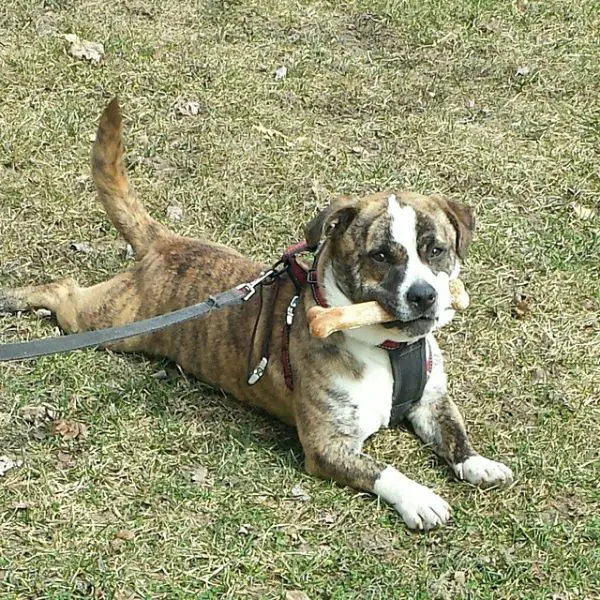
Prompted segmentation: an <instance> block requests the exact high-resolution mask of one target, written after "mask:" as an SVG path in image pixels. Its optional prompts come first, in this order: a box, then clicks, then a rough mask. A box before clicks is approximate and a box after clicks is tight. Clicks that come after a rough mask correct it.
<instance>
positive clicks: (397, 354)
mask: <svg viewBox="0 0 600 600" xmlns="http://www.w3.org/2000/svg"><path fill="white" fill-rule="evenodd" d="M388 353H389V356H390V362H391V363H392V374H393V375H394V392H393V394H392V412H391V415H390V423H389V426H390V427H394V426H395V425H398V424H399V423H400V422H401V421H402V420H403V419H404V418H405V417H406V413H407V412H408V411H409V409H410V407H411V406H412V405H413V404H414V403H415V402H418V401H419V400H420V399H421V396H423V390H424V389H425V384H426V383H427V375H428V373H427V371H428V368H427V341H426V339H425V338H421V339H420V340H418V341H416V342H414V343H412V344H406V345H405V346H403V347H402V348H397V349H396V350H389V351H388Z"/></svg>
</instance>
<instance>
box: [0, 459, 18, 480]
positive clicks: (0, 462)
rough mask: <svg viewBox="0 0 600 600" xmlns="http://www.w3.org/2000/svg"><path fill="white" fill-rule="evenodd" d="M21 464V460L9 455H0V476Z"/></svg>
mask: <svg viewBox="0 0 600 600" xmlns="http://www.w3.org/2000/svg"><path fill="white" fill-rule="evenodd" d="M22 464H23V461H22V460H19V459H17V460H14V459H12V458H10V456H0V477H2V476H3V475H4V474H5V473H7V472H8V471H10V470H11V469H17V468H19V467H20V466H21V465H22Z"/></svg>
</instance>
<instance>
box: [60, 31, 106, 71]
mask: <svg viewBox="0 0 600 600" xmlns="http://www.w3.org/2000/svg"><path fill="white" fill-rule="evenodd" d="M63 37H64V38H65V40H67V42H69V54H71V56H74V57H75V58H82V59H84V60H88V61H90V62H91V63H92V64H94V65H97V64H99V63H100V62H101V61H102V57H103V56H104V46H103V45H102V44H100V43H98V42H89V41H88V40H82V39H80V38H79V36H78V35H76V34H74V33H67V34H66V35H64V36H63Z"/></svg>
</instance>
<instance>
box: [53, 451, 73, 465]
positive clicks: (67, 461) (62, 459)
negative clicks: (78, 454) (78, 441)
mask: <svg viewBox="0 0 600 600" xmlns="http://www.w3.org/2000/svg"><path fill="white" fill-rule="evenodd" d="M56 459H57V460H58V462H59V463H60V464H61V465H63V466H65V467H72V466H73V465H74V464H75V459H74V458H73V457H72V456H71V455H70V454H69V453H67V452H61V451H60V450H59V451H58V452H57V453H56Z"/></svg>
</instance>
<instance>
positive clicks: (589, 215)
mask: <svg viewBox="0 0 600 600" xmlns="http://www.w3.org/2000/svg"><path fill="white" fill-rule="evenodd" d="M571 208H572V209H573V212H574V213H575V216H576V217H577V218H578V219H582V220H583V221H589V220H590V219H593V218H594V217H595V216H596V211H595V210H594V209H593V208H588V207H587V206H582V205H581V204H578V203H577V202H573V203H571Z"/></svg>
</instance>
